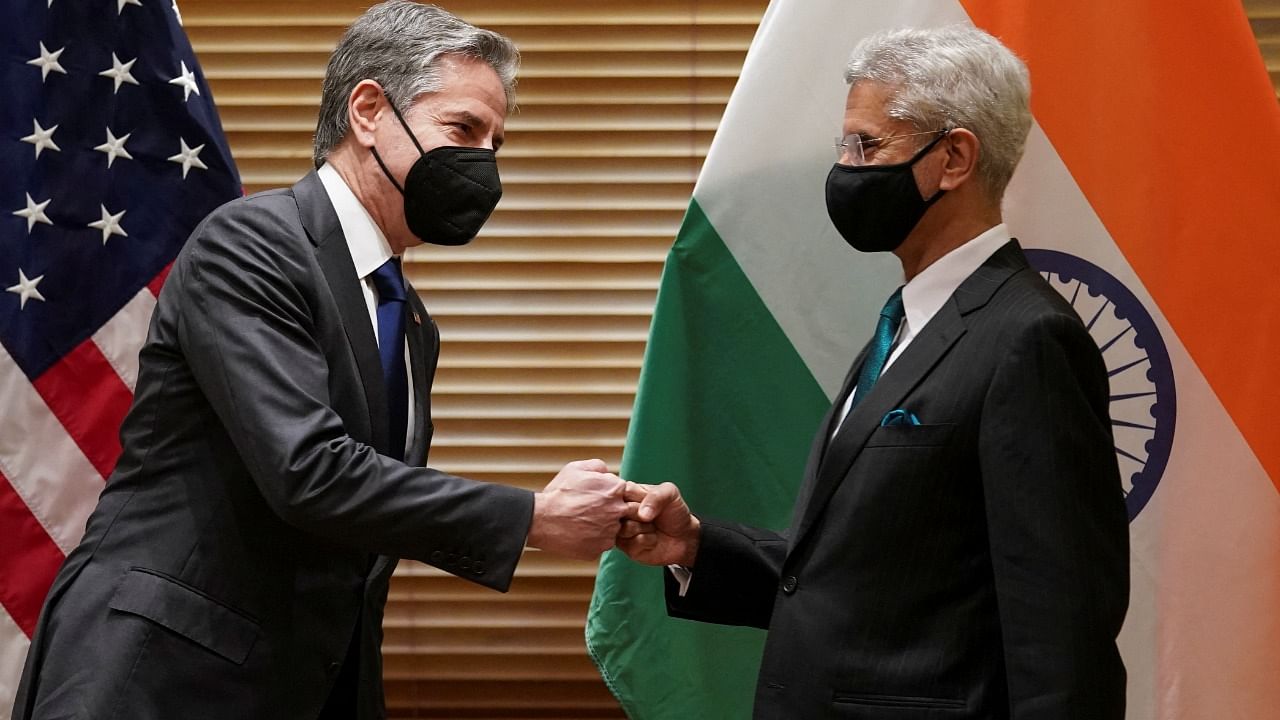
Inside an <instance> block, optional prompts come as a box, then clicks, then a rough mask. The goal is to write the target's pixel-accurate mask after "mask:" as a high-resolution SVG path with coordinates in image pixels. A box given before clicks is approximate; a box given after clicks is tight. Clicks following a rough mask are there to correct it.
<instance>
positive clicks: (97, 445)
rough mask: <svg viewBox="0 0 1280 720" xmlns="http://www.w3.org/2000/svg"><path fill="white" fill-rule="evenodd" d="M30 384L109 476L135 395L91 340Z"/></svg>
mask: <svg viewBox="0 0 1280 720" xmlns="http://www.w3.org/2000/svg"><path fill="white" fill-rule="evenodd" d="M32 384H33V385H34V386H35V388H36V392H38V393H40V397H42V398H44V402H45V404H46V405H48V406H49V409H50V410H51V411H53V414H54V416H55V417H57V418H58V421H59V422H61V423H62V426H63V427H65V428H66V429H67V433H68V434H69V435H70V436H71V438H72V439H73V440H75V441H76V444H77V445H79V446H80V449H81V450H82V451H84V454H85V457H87V458H89V462H91V463H93V467H94V468H95V469H96V470H97V471H98V472H99V473H100V474H101V475H102V477H104V478H105V477H107V476H108V475H110V474H111V471H112V470H113V469H114V468H115V466H116V460H117V459H119V457H120V423H122V422H123V421H124V415H125V413H126V412H128V411H129V404H130V403H132V402H133V393H131V392H129V386H127V385H125V384H124V381H123V380H121V379H120V376H119V375H117V374H116V371H115V368H113V367H111V363H110V362H108V361H107V358H106V356H104V355H103V354H102V351H101V350H99V349H98V346H97V345H95V344H94V342H93V340H92V339H90V340H85V341H84V342H82V343H80V345H79V346H77V347H76V348H75V349H74V350H72V351H71V352H69V353H67V354H66V355H64V356H63V357H62V359H61V360H59V361H58V362H56V363H54V365H53V366H52V367H50V368H49V369H48V370H46V371H45V372H44V374H42V375H41V376H40V377H38V378H36V380H35V382H34V383H32Z"/></svg>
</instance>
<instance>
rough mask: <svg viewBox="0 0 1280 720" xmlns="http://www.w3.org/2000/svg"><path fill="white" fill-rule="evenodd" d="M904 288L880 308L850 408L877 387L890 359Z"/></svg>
mask: <svg viewBox="0 0 1280 720" xmlns="http://www.w3.org/2000/svg"><path fill="white" fill-rule="evenodd" d="M902 315H903V310H902V288H898V289H897V290H894V291H893V294H892V295H890V296H889V299H888V300H886V301H885V303H884V307H883V308H881V310H880V322H878V323H876V335H875V337H874V338H873V339H872V340H871V347H870V348H869V349H868V350H867V359H866V360H865V361H863V363H862V369H861V370H859V371H858V387H857V388H856V389H854V391H853V403H852V404H851V405H850V406H849V409H850V410H852V409H853V408H855V407H857V406H858V401H859V400H861V399H862V398H863V397H866V395H867V393H869V392H871V388H872V387H875V384H876V380H878V379H879V378H880V373H881V372H882V371H883V370H884V364H885V363H886V362H888V360H889V351H890V350H891V349H892V348H893V338H894V337H895V336H897V334H898V325H899V324H900V323H901V322H902Z"/></svg>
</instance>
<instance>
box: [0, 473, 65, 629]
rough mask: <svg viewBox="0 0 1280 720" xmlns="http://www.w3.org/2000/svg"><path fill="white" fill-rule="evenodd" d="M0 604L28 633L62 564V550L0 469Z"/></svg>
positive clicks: (34, 627)
mask: <svg viewBox="0 0 1280 720" xmlns="http://www.w3.org/2000/svg"><path fill="white" fill-rule="evenodd" d="M0 527H2V528H4V535H5V537H4V542H0V605H3V606H4V609H5V611H6V612H8V613H9V615H10V616H11V617H12V618H13V621H14V622H15V623H17V625H18V627H20V628H22V632H24V633H26V634H27V637H31V635H32V633H34V632H35V630H36V620H37V619H38V618H39V617H40V606H41V605H43V604H44V596H45V595H47V594H49V587H50V586H51V585H53V577H54V575H56V574H57V573H58V567H59V566H61V565H62V559H63V557H62V551H61V550H59V549H58V546H57V545H55V544H54V542H53V540H52V539H51V538H50V537H49V533H47V532H45V530H44V528H43V527H41V526H40V523H39V522H38V521H37V520H36V518H35V516H34V515H32V514H31V510H30V508H28V507H27V504H26V503H25V502H23V501H22V498H21V497H19V496H18V493H17V492H16V491H15V490H14V489H13V485H11V484H10V483H9V478H7V477H5V476H4V473H0Z"/></svg>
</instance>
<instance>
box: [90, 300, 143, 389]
mask: <svg viewBox="0 0 1280 720" xmlns="http://www.w3.org/2000/svg"><path fill="white" fill-rule="evenodd" d="M155 309H156V296H155V295H152V294H151V290H150V288H145V287H144V288H142V289H141V290H139V291H138V294H137V295H134V296H133V299H131V300H130V301H129V302H128V303H126V304H125V306H124V307H122V308H120V312H118V313H116V314H115V316H114V317H112V318H111V319H110V320H108V321H107V322H106V324H105V325H103V326H102V327H100V328H98V332H96V333H94V334H93V343H94V344H95V345H97V346H98V349H99V350H101V351H102V354H103V355H104V356H105V357H106V358H107V362H109V363H111V367H112V368H114V369H115V371H116V374H117V375H119V376H120V379H121V380H123V381H124V384H125V385H127V386H128V387H129V392H133V388H134V385H136V384H137V382H138V350H140V349H141V348H142V341H143V340H145V339H146V337H147V327H148V326H149V325H150V324H151V312H152V311H153V310H155Z"/></svg>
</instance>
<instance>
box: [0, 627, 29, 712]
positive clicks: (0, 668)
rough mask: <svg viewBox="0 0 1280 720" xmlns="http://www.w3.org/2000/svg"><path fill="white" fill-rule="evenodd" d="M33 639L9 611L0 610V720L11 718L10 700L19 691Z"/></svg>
mask: <svg viewBox="0 0 1280 720" xmlns="http://www.w3.org/2000/svg"><path fill="white" fill-rule="evenodd" d="M29 647H31V640H30V639H28V638H27V635H26V633H24V632H22V629H21V628H19V627H18V625H17V624H16V623H15V622H14V621H13V618H12V617H10V616H9V614H8V613H6V612H3V611H0V698H3V701H5V704H4V705H0V720H9V702H10V701H12V700H13V697H14V696H15V695H17V693H18V678H19V677H21V676H22V663H23V661H24V660H25V659H26V657H27V648H29Z"/></svg>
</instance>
